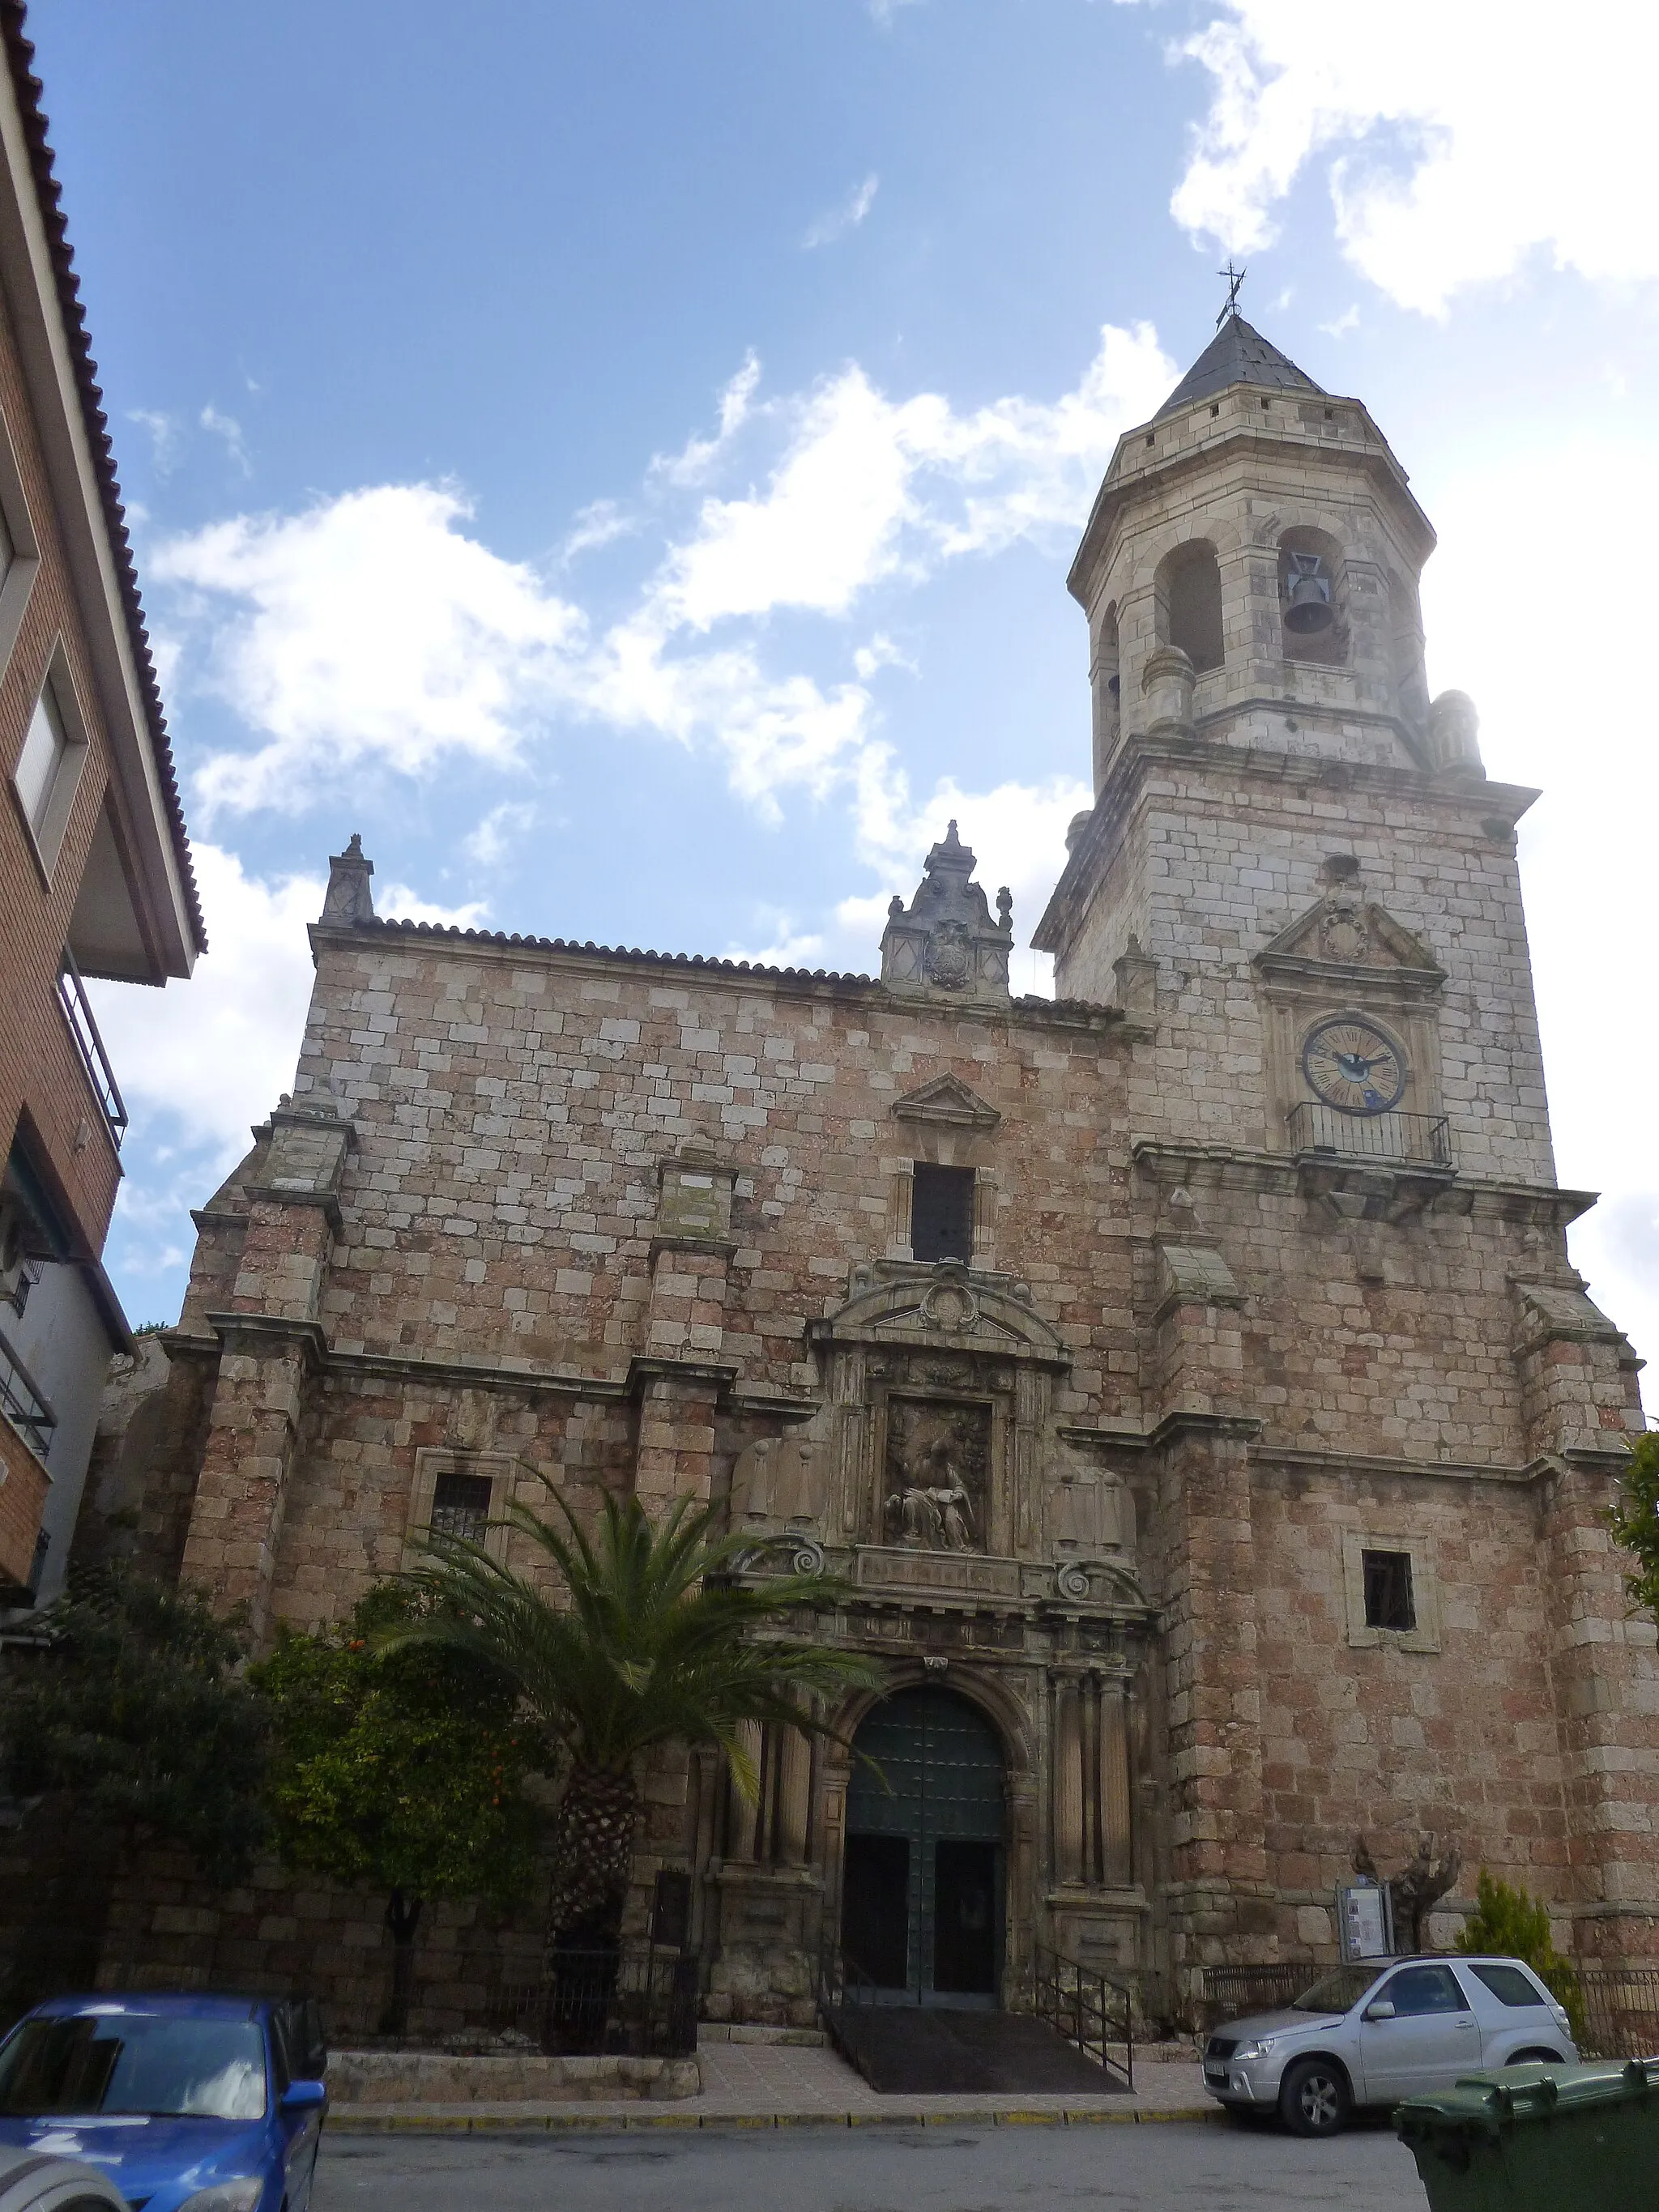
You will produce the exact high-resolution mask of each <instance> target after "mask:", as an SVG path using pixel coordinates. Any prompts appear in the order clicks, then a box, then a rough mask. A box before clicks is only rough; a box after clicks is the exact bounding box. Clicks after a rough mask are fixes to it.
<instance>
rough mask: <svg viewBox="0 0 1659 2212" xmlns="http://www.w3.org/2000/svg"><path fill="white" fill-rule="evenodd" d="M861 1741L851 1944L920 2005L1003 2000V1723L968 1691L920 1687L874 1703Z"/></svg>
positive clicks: (849, 1896) (854, 1784) (884, 1985)
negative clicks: (992, 1719) (999, 1732)
mask: <svg viewBox="0 0 1659 2212" xmlns="http://www.w3.org/2000/svg"><path fill="white" fill-rule="evenodd" d="M853 1742H854V1753H855V1754H856V1756H855V1758H854V1765H853V1772H852V1776H851V1779H850V1781H849V1784H848V1791H847V1845H846V1859H845V1863H844V1866H843V1871H842V1950H843V1951H844V1953H845V1954H846V1955H847V1957H848V1959H849V1960H851V1961H852V1962H853V1963H854V1965H855V1966H858V1967H859V1968H860V1970H861V1971H862V1972H864V1973H866V1974H867V1975H868V1976H869V1978H870V1979H871V1980H872V1982H874V1983H875V1984H876V1986H877V1987H878V1989H881V1990H890V1991H892V1992H893V1993H894V1994H895V1995H899V1994H901V1993H902V1995H904V1996H908V1998H909V1999H910V2000H911V2001H912V2002H915V2003H920V2004H933V2003H944V2004H951V2003H956V2004H961V2003H973V2002H979V2003H981V2004H986V2003H994V2002H995V2001H996V1996H997V1989H998V1984H999V1980H1000V1974H1001V1968H1002V1935H1003V1911H1002V1907H1003V1893H1004V1889H1005V1887H1006V1881H1005V1870H1004V1869H1005V1853H1004V1793H1003V1759H1002V1748H1001V1746H1000V1744H999V1742H998V1741H997V1738H996V1734H995V1731H994V1729H993V1728H992V1727H991V1724H990V1723H989V1722H988V1721H987V1719H986V1717H985V1716H984V1715H983V1713H981V1711H979V1709H978V1708H977V1706H975V1705H970V1704H969V1702H968V1700H967V1699H965V1698H960V1697H957V1696H956V1695H955V1694H954V1693H953V1692H951V1691H949V1690H935V1689H932V1688H918V1689H913V1690H900V1691H898V1692H896V1694H895V1695H894V1696H892V1697H890V1698H888V1699H884V1701H883V1703H882V1704H880V1705H878V1706H876V1708H875V1709H874V1711H872V1712H871V1713H870V1714H869V1715H868V1716H867V1717H866V1719H865V1721H864V1723H863V1724H862V1725H861V1726H860V1729H859V1730H858V1733H857V1735H855V1736H854V1739H853ZM865 1759H873V1760H874V1761H875V1763H876V1765H878V1767H879V1768H880V1770H881V1773H880V1775H879V1776H878V1775H876V1774H874V1773H872V1771H871V1770H870V1768H869V1766H868V1765H866V1764H864V1760H865ZM883 1778H884V1780H885V1784H886V1786H885V1787H884V1786H883Z"/></svg>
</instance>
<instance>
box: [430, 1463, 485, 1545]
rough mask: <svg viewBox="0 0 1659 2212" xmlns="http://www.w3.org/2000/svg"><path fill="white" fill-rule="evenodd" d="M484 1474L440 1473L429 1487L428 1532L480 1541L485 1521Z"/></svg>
mask: <svg viewBox="0 0 1659 2212" xmlns="http://www.w3.org/2000/svg"><path fill="white" fill-rule="evenodd" d="M493 1487H494V1486H493V1484H492V1483H491V1481H490V1480H489V1476H488V1475H487V1474H441V1475H439V1476H438V1478H437V1479H436V1480H435V1482H434V1484H433V1486H432V1523H431V1527H432V1534H434V1535H435V1536H453V1537H454V1538H456V1539H457V1540H459V1541H460V1542H462V1543H465V1544H482V1543H483V1540H484V1530H485V1528H486V1527H487V1526H488V1524H489V1493H490V1491H491V1490H492V1488H493Z"/></svg>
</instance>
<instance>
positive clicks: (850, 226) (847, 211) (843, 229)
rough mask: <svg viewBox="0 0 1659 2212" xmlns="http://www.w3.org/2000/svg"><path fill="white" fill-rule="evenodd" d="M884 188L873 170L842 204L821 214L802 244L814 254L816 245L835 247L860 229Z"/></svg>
mask: <svg viewBox="0 0 1659 2212" xmlns="http://www.w3.org/2000/svg"><path fill="white" fill-rule="evenodd" d="M880 189H881V179H880V178H879V177H878V175H877V174H876V173H875V171H874V170H873V169H872V170H871V172H870V173H869V175H868V176H867V177H866V178H865V179H864V180H863V182H862V183H861V184H858V185H854V187H853V190H852V191H850V192H849V193H848V196H847V197H846V198H845V199H844V200H843V201H842V203H841V205H840V206H839V207H836V208H832V209H831V210H829V214H828V215H821V216H819V217H818V219H817V222H815V223H813V224H811V226H810V227H809V228H808V230H807V233H806V235H805V238H803V239H802V240H801V244H802V246H805V249H806V251H807V252H809V253H810V252H811V251H812V250H813V248H814V247H816V246H833V245H834V244H835V242H836V240H837V239H838V238H845V237H846V236H847V234H848V231H853V230H856V229H857V228H858V227H859V225H860V223H861V222H863V221H864V218H865V217H866V216H867V215H868V214H869V212H870V210H871V209H872V207H874V205H875V204H876V194H877V193H878V191H880Z"/></svg>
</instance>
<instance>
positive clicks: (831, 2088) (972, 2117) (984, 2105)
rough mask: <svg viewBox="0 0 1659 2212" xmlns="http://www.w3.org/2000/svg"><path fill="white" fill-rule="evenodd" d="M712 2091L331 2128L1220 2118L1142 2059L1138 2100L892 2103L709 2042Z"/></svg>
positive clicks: (341, 2108) (846, 2081)
mask: <svg viewBox="0 0 1659 2212" xmlns="http://www.w3.org/2000/svg"><path fill="white" fill-rule="evenodd" d="M697 2062H698V2064H699V2066H700V2067H701V2069H702V2094H701V2095H700V2096H696V2097H680V2098H676V2099H675V2100H673V2102H671V2103H667V2102H664V2103H655V2102H646V2101H643V2100H635V2101H633V2102H621V2101H617V2102H611V2101H603V2102H602V2101H600V2100H592V2101H591V2102H588V2101H574V2102H566V2103H562V2104H535V2105H532V2104H513V2105H495V2104H467V2105H436V2104H432V2105H377V2106H368V2105H336V2106H334V2107H333V2108H332V2110H331V2112H330V2114H329V2127H330V2129H331V2130H333V2131H338V2132H340V2133H343V2134H349V2133H353V2132H356V2133H374V2134H380V2133H386V2132H397V2133H402V2132H404V2131H405V2130H408V2131H410V2132H419V2133H427V2132H445V2133H462V2134H465V2133H474V2134H486V2133H490V2132H493V2131H495V2130H501V2129H503V2128H512V2129H519V2128H529V2129H540V2130H562V2129H571V2128H581V2129H604V2130H616V2129H630V2130H631V2129H639V2128H702V2127H728V2128H777V2127H800V2126H810V2125H811V2124H814V2123H817V2124H821V2125H825V2126H831V2127H854V2128H855V2127H869V2126H878V2125H880V2124H883V2123H886V2124H889V2125H902V2126H908V2127H917V2126H926V2127H934V2126H942V2125H945V2124H950V2123H952V2122H954V2123H956V2124H959V2125H960V2124H965V2123H968V2122H973V2123H975V2124H978V2125H980V2126H981V2127H983V2126H991V2125H995V2126H1000V2127H1009V2126H1017V2125H1018V2126H1024V2125H1034V2124H1035V2125H1042V2124H1048V2125H1054V2126H1072V2127H1078V2126H1090V2125H1097V2124H1101V2123H1103V2122H1105V2123H1112V2122H1115V2123H1118V2124H1130V2125H1133V2124H1135V2123H1136V2122H1138V2121H1156V2120H1197V2119H1206V2120H1208V2119H1218V2118H1221V2112H1220V2108H1219V2106H1217V2105H1215V2104H1214V2103H1213V2102H1212V2100H1210V2099H1209V2098H1208V2097H1206V2095H1205V2093H1204V2090H1203V2086H1202V2077H1201V2074H1200V2069H1199V2067H1198V2065H1197V2063H1195V2062H1188V2061H1184V2060H1179V2059H1174V2060H1171V2059H1147V2060H1145V2061H1139V2060H1138V2061H1137V2063H1136V2066H1135V2086H1134V2093H1133V2095H1127V2094H1124V2095H1119V2096H1109V2095H1103V2096H1099V2097H1082V2098H1079V2097H1077V2096H1066V2097H1027V2098H1021V2099H1019V2100H1018V2101H1017V2102H1014V2101H1010V2100H998V2099H992V2098H987V2097H982V2096H979V2097H928V2098H925V2099H917V2098H913V2097H883V2096H878V2094H877V2093H876V2092H875V2091H874V2090H873V2089H872V2088H870V2087H868V2086H867V2084H866V2082H864V2081H862V2080H861V2079H860V2076H859V2075H857V2074H855V2073H854V2071H853V2069H852V2068H851V2067H850V2066H849V2065H848V2064H847V2063H846V2061H845V2060H844V2059H843V2058H842V2057H841V2056H840V2055H839V2053H838V2052H836V2051H830V2050H828V2049H816V2050H815V2049H811V2048H805V2049H802V2048H799V2047H795V2046H792V2045H785V2044H769V2043H704V2044H702V2045H700V2046H699V2048H698V2051H697Z"/></svg>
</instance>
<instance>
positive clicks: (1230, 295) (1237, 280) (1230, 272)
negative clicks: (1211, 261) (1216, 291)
mask: <svg viewBox="0 0 1659 2212" xmlns="http://www.w3.org/2000/svg"><path fill="white" fill-rule="evenodd" d="M1215 273H1216V275H1217V276H1225V278H1226V280H1227V304H1226V306H1225V307H1224V308H1223V309H1222V310H1221V313H1219V314H1218V316H1217V317H1216V319H1215V326H1216V328H1217V330H1219V329H1220V328H1221V325H1223V323H1225V321H1226V319H1227V318H1228V316H1229V315H1236V314H1237V313H1238V288H1239V286H1240V285H1241V284H1242V283H1243V282H1244V279H1245V277H1246V276H1249V270H1248V269H1235V268H1234V267H1233V257H1232V255H1231V253H1230V254H1229V255H1228V256H1227V265H1226V267H1225V269H1218V270H1216V272H1215Z"/></svg>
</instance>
